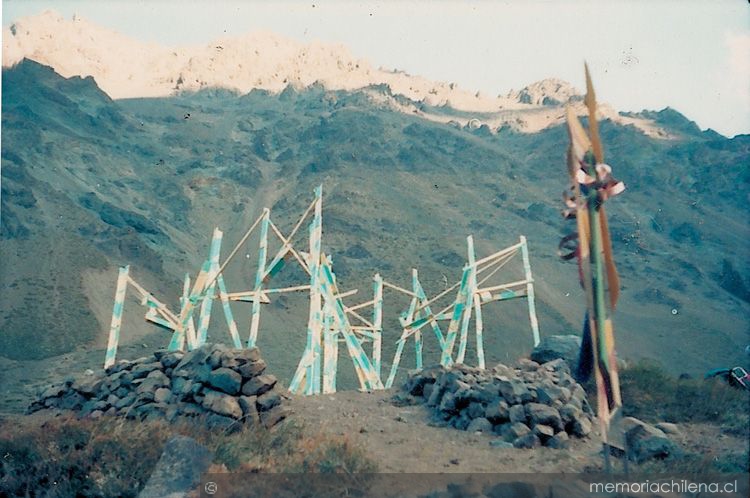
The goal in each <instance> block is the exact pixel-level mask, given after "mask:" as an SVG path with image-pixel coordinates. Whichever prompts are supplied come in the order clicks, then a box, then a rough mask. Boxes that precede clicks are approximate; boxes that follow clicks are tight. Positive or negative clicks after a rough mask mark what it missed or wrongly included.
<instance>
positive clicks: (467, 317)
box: [456, 235, 477, 363]
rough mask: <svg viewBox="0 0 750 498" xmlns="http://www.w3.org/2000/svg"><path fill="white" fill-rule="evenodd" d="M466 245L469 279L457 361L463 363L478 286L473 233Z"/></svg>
mask: <svg viewBox="0 0 750 498" xmlns="http://www.w3.org/2000/svg"><path fill="white" fill-rule="evenodd" d="M466 246H467V249H468V255H469V263H468V268H469V281H468V284H467V287H466V298H465V299H466V301H465V302H466V305H465V306H464V314H463V318H462V320H461V340H460V342H459V344H458V355H457V356H456V363H463V362H464V359H465V357H466V345H467V343H468V342H469V322H471V310H472V307H473V306H474V293H475V292H476V287H477V267H476V254H475V253H474V237H472V236H471V235H469V236H468V237H466Z"/></svg>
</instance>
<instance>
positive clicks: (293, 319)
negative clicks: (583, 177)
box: [0, 61, 750, 374]
mask: <svg viewBox="0 0 750 498" xmlns="http://www.w3.org/2000/svg"><path fill="white" fill-rule="evenodd" d="M378 96H382V97H383V98H386V99H390V98H396V97H395V96H394V95H393V94H392V93H391V91H390V90H389V89H388V88H387V87H368V88H366V89H363V90H362V91H355V92H345V91H330V90H326V89H325V88H323V87H322V86H316V85H313V86H311V87H310V88H308V89H306V90H304V91H300V92H297V91H294V90H292V89H287V90H285V91H284V92H281V93H279V94H272V93H269V92H266V91H260V90H255V91H252V92H250V93H248V94H246V95H237V94H235V93H232V92H228V91H225V90H204V91H201V92H198V93H194V94H181V95H179V96H175V97H169V98H153V99H127V100H120V101H112V100H110V99H109V97H107V95H106V94H104V93H102V92H101V91H100V90H99V89H98V88H97V87H96V85H95V83H94V81H93V80H91V79H90V78H86V79H80V78H71V79H68V80H66V79H64V78H61V77H60V76H59V75H57V74H55V73H54V72H53V71H52V70H51V69H49V68H46V67H43V66H41V65H39V64H37V63H34V62H31V61H24V62H22V63H20V64H18V65H16V66H15V67H14V68H13V69H6V70H4V71H3V92H2V104H3V115H2V129H3V137H2V189H3V191H2V236H1V237H2V238H1V239H0V240H1V242H0V260H2V261H3V264H2V265H1V266H0V352H1V353H0V354H2V355H4V356H8V357H10V358H42V357H48V356H50V355H55V354H60V353H62V352H65V351H68V350H71V349H73V348H76V347H79V346H80V345H82V344H88V345H90V344H92V343H93V344H100V345H101V344H102V343H103V341H104V340H105V336H106V329H107V327H108V321H109V314H110V312H111V305H112V296H113V294H114V284H115V279H116V272H117V270H116V267H117V266H118V265H122V264H128V263H130V264H131V265H132V266H131V268H132V271H133V275H134V276H135V278H136V279H138V280H139V281H141V282H142V283H143V284H144V285H146V286H147V287H148V288H149V289H151V290H153V291H154V292H156V293H157V295H158V296H159V297H160V298H163V299H164V300H165V301H167V302H168V303H169V304H170V305H171V306H175V307H176V301H177V294H178V292H179V291H180V289H181V279H182V276H183V274H184V272H185V271H190V272H191V273H193V274H194V273H195V271H196V270H197V268H198V266H199V264H200V262H201V261H202V259H203V258H205V255H206V251H207V246H208V241H209V238H210V233H211V230H212V229H213V227H214V226H219V227H221V228H222V229H223V230H224V232H225V234H226V235H225V250H224V254H226V251H227V250H228V248H229V247H231V246H232V245H233V244H234V242H235V241H237V240H238V238H239V237H240V236H241V234H242V232H243V231H244V230H245V229H246V228H247V227H248V225H249V224H250V223H251V222H252V221H253V220H254V219H255V217H256V216H257V215H258V214H259V213H260V210H261V209H262V207H264V206H267V207H269V208H272V216H273V218H274V219H275V220H277V221H278V223H279V225H280V226H281V227H282V229H283V230H288V229H290V228H291V226H292V225H293V223H294V222H295V221H296V217H297V216H299V214H300V213H301V212H302V210H303V209H304V207H305V206H306V205H307V203H308V202H309V199H310V196H311V192H312V189H313V188H314V187H315V186H316V185H317V184H319V183H322V184H323V185H324V196H325V198H324V219H323V223H324V249H325V250H326V251H327V252H329V253H330V254H332V255H333V259H334V269H335V271H336V273H337V275H338V277H339V281H340V282H341V285H342V287H344V288H359V289H360V292H361V293H364V295H365V296H366V295H367V294H368V293H369V289H370V281H369V279H370V278H371V276H372V274H373V273H374V272H375V271H380V272H381V273H382V274H383V275H384V277H385V278H386V279H388V280H391V281H394V282H396V283H401V284H402V285H408V279H409V276H408V275H409V273H408V272H409V269H410V268H412V267H417V268H419V270H420V276H421V278H422V281H423V283H424V284H425V287H426V289H427V292H428V294H435V293H437V292H438V291H440V290H442V289H443V288H444V285H445V284H444V278H445V279H447V280H448V281H449V282H450V281H454V280H457V279H458V278H459V276H460V267H461V265H462V264H463V262H464V260H465V236H466V235H468V234H473V235H474V237H475V240H476V242H477V251H478V254H479V255H480V256H481V255H486V254H488V253H489V252H490V251H492V250H497V249H500V248H502V247H506V246H508V245H511V244H513V243H514V242H515V241H517V239H518V236H519V235H521V234H525V235H526V236H527V237H528V239H529V244H530V250H531V261H532V269H533V272H534V274H535V277H536V288H537V299H538V311H539V321H540V325H541V329H542V333H543V335H549V334H556V333H578V332H579V328H580V320H581V317H582V310H583V302H582V298H581V295H580V290H579V288H578V283H577V277H576V270H575V267H574V266H573V265H571V264H565V263H562V262H561V261H560V260H559V259H558V257H557V255H556V247H557V242H558V240H559V238H560V237H561V235H563V234H564V233H566V232H567V231H568V230H570V229H571V227H570V226H569V225H567V224H565V223H564V222H563V221H562V219H561V218H560V216H559V209H560V207H561V201H560V192H561V191H562V190H563V189H564V188H565V185H566V182H567V179H566V172H565V163H564V160H563V158H564V153H565V147H566V142H567V137H566V134H565V130H564V129H563V128H562V127H560V126H557V127H553V128H550V129H548V130H545V131H543V132H541V133H536V134H520V133H516V132H513V131H511V130H508V129H504V130H501V131H500V132H499V133H497V134H493V133H489V131H488V130H487V129H486V128H484V129H483V128H479V129H471V128H470V127H460V126H458V125H448V124H440V123H435V122H431V121H428V120H424V119H422V118H420V117H419V116H416V115H407V114H403V113H401V112H396V111H394V110H393V109H392V107H391V106H390V105H387V104H383V103H382V102H383V100H382V99H378ZM649 119H653V120H654V122H656V123H658V124H659V126H663V127H665V129H666V130H667V131H668V132H669V133H670V134H671V135H673V136H674V137H676V138H675V139H673V140H668V141H665V140H655V139H651V138H649V137H647V136H645V135H643V134H642V133H640V132H639V131H638V130H636V129H635V128H633V127H628V126H620V125H617V124H615V123H612V122H609V121H605V122H604V123H602V133H603V137H604V143H605V147H606V150H605V153H606V156H607V158H608V161H609V162H610V163H611V164H612V165H613V167H614V171H615V174H616V176H617V177H619V178H621V179H623V180H624V181H625V183H626V184H627V186H628V190H626V192H625V193H624V194H622V195H621V196H618V197H617V198H615V199H613V200H612V201H611V202H610V204H609V206H608V211H609V214H610V217H611V218H610V219H611V222H610V225H611V228H612V232H613V236H614V243H615V252H616V257H617V261H618V263H619V267H620V269H621V273H622V280H623V292H622V300H621V304H620V305H619V309H618V313H617V315H616V319H615V320H616V330H617V334H618V347H619V350H620V353H621V355H622V356H624V357H625V358H628V359H633V358H642V357H650V358H656V359H659V360H660V361H663V362H664V363H665V364H667V365H668V366H671V367H674V368H675V369H679V371H688V372H693V373H695V372H700V371H702V370H704V369H706V368H708V367H712V366H717V365H729V364H732V363H734V362H736V361H739V360H740V359H741V355H742V352H741V350H742V348H744V346H745V344H746V343H747V338H748V336H747V332H748V316H749V315H748V311H750V303H749V302H748V291H747V288H748V285H749V283H750V267H749V263H748V260H747V258H746V255H747V254H748V252H747V251H748V241H749V240H750V237H749V235H750V233H749V227H748V221H747V220H748V219H750V217H748V202H747V201H748V199H747V192H748V189H747V186H748V172H747V168H746V167H743V166H744V165H746V164H747V163H748V158H749V157H750V150H749V149H750V137H748V136H738V137H736V138H734V139H732V140H729V139H725V138H723V137H721V136H718V135H716V134H713V133H710V132H706V133H701V132H699V131H698V130H697V129H695V128H693V127H692V126H690V125H689V122H688V121H687V120H685V119H684V117H682V116H681V115H679V113H677V112H676V111H672V110H665V111H661V112H659V113H652V114H650V115H649ZM250 243H251V245H256V244H257V241H256V240H255V239H251V241H250ZM248 253H249V254H250V257H249V258H240V261H238V263H237V264H236V265H232V267H231V268H230V269H229V270H228V272H227V278H228V281H229V286H230V287H231V288H233V289H237V290H239V289H242V288H249V287H250V285H251V282H252V281H253V279H254V269H255V256H254V254H255V253H254V250H252V251H248ZM516 271H520V270H519V269H509V273H508V279H509V280H515V279H516V276H517V274H514V272H516ZM444 276H445V277H444ZM300 279H303V277H302V276H301V275H298V274H294V273H283V272H282V274H280V275H279V280H278V281H279V282H280V283H292V282H299V281H300ZM364 299H365V297H363V298H362V300H364ZM405 304H406V303H402V302H401V303H397V302H393V301H387V303H386V314H387V315H388V316H389V317H395V316H396V315H397V314H398V313H399V312H400V311H401V306H402V305H405ZM235 313H236V314H237V315H238V316H239V317H240V319H241V323H240V324H241V330H243V334H245V335H246V332H245V331H246V327H247V316H248V309H247V308H242V307H241V306H240V305H238V306H237V307H236V309H235ZM125 324H126V325H125V328H124V329H123V340H124V341H126V342H133V341H136V342H146V343H148V344H149V346H150V347H153V346H156V345H163V344H165V343H166V341H167V337H166V335H165V334H164V332H159V331H154V329H151V328H149V327H148V326H147V325H145V324H144V323H143V319H142V311H141V308H139V307H138V305H137V304H136V303H135V302H134V301H129V302H128V304H127V305H126V317H125ZM304 324H305V298H304V296H289V297H287V298H280V299H277V300H274V303H273V304H271V305H269V306H268V307H267V308H266V310H265V311H264V314H263V320H262V324H261V326H262V332H261V342H260V344H261V346H262V347H263V349H264V355H265V356H267V357H268V359H269V361H271V362H274V364H275V365H278V366H277V367H276V370H277V371H279V372H280V373H282V374H283V373H284V372H287V373H288V374H291V372H292V371H293V367H294V364H296V361H298V359H299V355H300V354H301V351H302V348H303V344H304ZM485 324H486V332H485V337H486V341H487V345H486V351H487V354H488V356H489V357H490V360H503V361H508V360H512V359H513V358H515V357H517V355H519V354H521V353H523V352H527V351H528V350H529V347H530V341H531V339H530V333H529V327H528V322H527V318H526V316H525V309H524V306H523V303H520V302H509V303H506V304H498V305H496V306H492V307H487V313H486V316H485ZM216 326H217V329H216V330H218V331H219V334H221V332H220V331H221V328H222V324H221V321H220V320H219V319H218V317H217V320H216ZM398 333H399V332H398V330H397V326H396V324H395V322H394V321H393V320H392V319H391V321H389V322H388V327H387V330H386V339H385V344H386V346H385V347H386V348H387V349H386V352H385V353H384V359H385V361H386V362H389V361H390V356H391V354H392V349H391V348H393V345H394V342H395V340H396V338H397V336H398ZM220 337H221V336H220ZM472 354H473V353H472ZM405 358H406V359H405V360H404V362H403V363H402V365H403V367H404V368H405V369H406V368H410V367H411V366H412V365H413V363H412V362H413V359H412V358H409V357H405Z"/></svg>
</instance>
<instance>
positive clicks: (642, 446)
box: [622, 417, 680, 463]
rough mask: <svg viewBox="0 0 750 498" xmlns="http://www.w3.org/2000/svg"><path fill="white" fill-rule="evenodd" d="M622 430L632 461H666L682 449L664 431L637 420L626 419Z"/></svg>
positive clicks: (623, 421)
mask: <svg viewBox="0 0 750 498" xmlns="http://www.w3.org/2000/svg"><path fill="white" fill-rule="evenodd" d="M622 428H623V432H624V433H625V442H626V444H627V447H628V448H627V451H628V454H629V457H630V459H631V460H634V461H636V462H638V463H642V462H644V461H646V460H651V459H654V458H656V459H664V458H668V457H672V456H675V455H678V454H679V453H680V448H679V447H678V446H677V445H676V444H675V443H674V442H673V441H672V440H671V439H669V437H668V436H667V435H666V434H665V433H664V431H662V430H660V429H657V428H656V427H654V426H653V425H650V424H647V423H646V422H643V421H641V420H638V419H637V418H633V417H626V418H624V419H623V420H622Z"/></svg>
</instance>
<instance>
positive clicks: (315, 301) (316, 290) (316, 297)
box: [306, 185, 323, 394]
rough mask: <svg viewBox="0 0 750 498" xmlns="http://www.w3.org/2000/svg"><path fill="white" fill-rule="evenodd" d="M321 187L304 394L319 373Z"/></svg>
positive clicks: (313, 228) (313, 229)
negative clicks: (310, 356) (309, 357)
mask: <svg viewBox="0 0 750 498" xmlns="http://www.w3.org/2000/svg"><path fill="white" fill-rule="evenodd" d="M322 218H323V186H322V185H320V186H318V188H316V189H315V208H314V214H313V220H312V223H310V228H309V236H310V242H309V245H310V261H309V262H308V267H309V268H310V312H309V315H308V321H307V350H308V353H309V354H311V355H312V361H311V362H310V363H309V365H308V366H307V375H306V380H307V389H306V394H313V393H314V384H315V383H314V378H315V372H316V371H318V372H319V371H320V368H319V367H316V363H318V364H319V363H320V357H319V356H318V351H319V350H320V340H321V325H322V324H321V322H322V314H321V308H322V306H321V302H322V299H321V289H320V286H321V282H320V277H321V276H320V272H321V270H320V269H321V260H320V258H321V238H322V233H323V226H322Z"/></svg>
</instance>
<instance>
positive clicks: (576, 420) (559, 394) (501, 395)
mask: <svg viewBox="0 0 750 498" xmlns="http://www.w3.org/2000/svg"><path fill="white" fill-rule="evenodd" d="M404 389H405V390H406V391H407V392H408V393H409V394H410V395H411V396H418V397H421V398H422V399H423V400H424V402H426V403H427V405H428V406H430V407H432V408H434V410H435V417H436V419H437V420H438V422H439V423H441V424H444V425H450V426H452V427H455V428H456V429H460V430H466V431H470V432H482V433H485V434H495V435H499V436H501V437H502V438H503V439H504V440H505V441H506V442H507V443H512V445H513V446H514V447H516V448H533V447H536V446H540V445H544V446H549V447H552V448H564V447H566V446H567V445H568V441H569V438H570V436H575V437H585V436H587V435H588V434H589V433H590V432H591V430H592V419H593V413H592V411H591V408H590V406H589V404H588V401H587V399H586V392H585V391H584V390H583V388H582V387H581V386H580V385H579V384H578V383H576V381H575V380H573V378H572V377H571V376H570V369H569V368H568V365H567V364H566V363H565V361H564V360H563V359H557V360H554V361H551V362H548V363H545V364H543V365H540V364H538V363H536V362H534V361H531V360H521V361H520V363H519V367H518V368H511V367H508V366H506V365H503V364H498V365H497V366H495V367H494V368H492V369H486V370H480V369H478V368H472V367H467V366H464V365H455V366H453V367H451V368H447V369H446V368H444V367H441V366H436V367H431V368H427V369H424V370H422V371H419V372H415V373H413V374H411V375H410V376H409V379H408V380H407V381H406V383H405V385H404Z"/></svg>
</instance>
